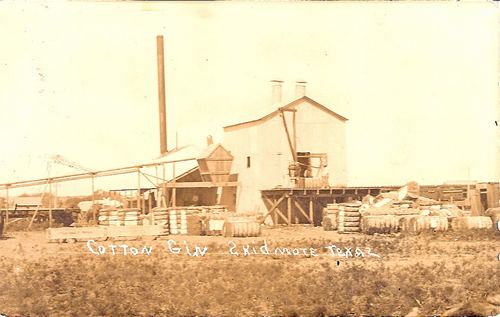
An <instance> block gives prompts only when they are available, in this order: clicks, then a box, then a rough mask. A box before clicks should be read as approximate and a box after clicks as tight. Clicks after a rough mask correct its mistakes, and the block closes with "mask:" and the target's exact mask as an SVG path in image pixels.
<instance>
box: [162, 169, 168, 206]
mask: <svg viewBox="0 0 500 317" xmlns="http://www.w3.org/2000/svg"><path fill="white" fill-rule="evenodd" d="M161 166H162V168H163V177H162V179H163V182H162V183H161V184H162V188H161V195H162V199H161V203H162V205H163V207H164V208H167V207H168V192H167V187H166V185H165V182H166V181H167V180H166V176H165V163H163V164H162V165H161Z"/></svg>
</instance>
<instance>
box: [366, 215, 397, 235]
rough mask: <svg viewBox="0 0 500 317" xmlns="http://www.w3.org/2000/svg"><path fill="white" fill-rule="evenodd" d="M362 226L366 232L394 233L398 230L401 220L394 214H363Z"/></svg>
mask: <svg viewBox="0 0 500 317" xmlns="http://www.w3.org/2000/svg"><path fill="white" fill-rule="evenodd" d="M360 228H361V232H363V233H366V234H374V233H393V232H396V231H398V229H399V222H398V218H397V217H396V216H394V215H381V216H363V217H361V224H360Z"/></svg>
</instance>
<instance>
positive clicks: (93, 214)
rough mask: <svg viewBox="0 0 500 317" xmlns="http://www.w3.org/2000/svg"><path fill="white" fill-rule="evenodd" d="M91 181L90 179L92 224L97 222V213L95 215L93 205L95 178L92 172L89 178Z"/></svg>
mask: <svg viewBox="0 0 500 317" xmlns="http://www.w3.org/2000/svg"><path fill="white" fill-rule="evenodd" d="M91 181H92V220H93V221H94V224H96V223H97V219H96V218H97V215H96V209H95V208H94V205H95V183H94V181H95V178H94V174H92V178H91Z"/></svg>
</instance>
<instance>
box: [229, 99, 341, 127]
mask: <svg viewBox="0 0 500 317" xmlns="http://www.w3.org/2000/svg"><path fill="white" fill-rule="evenodd" d="M303 101H307V102H309V103H310V104H312V105H313V106H315V107H317V108H318V109H320V110H322V111H324V112H326V113H327V114H330V115H332V116H333V117H335V118H337V119H340V120H342V121H347V120H349V119H347V118H346V117H344V116H341V115H340V114H338V113H336V112H334V111H332V110H330V109H329V108H327V107H325V106H324V105H322V104H320V103H319V102H317V101H315V100H313V99H311V98H309V97H307V96H303V97H300V98H298V99H295V100H293V101H291V102H288V103H284V104H281V105H279V107H278V108H277V109H276V110H274V111H273V112H271V113H268V114H266V115H264V116H262V117H260V118H258V119H254V120H249V121H244V122H240V123H236V124H232V125H228V126H225V127H224V130H226V129H230V128H235V127H238V126H242V125H246V124H252V123H261V122H264V121H266V120H269V119H271V118H272V117H274V116H276V115H278V113H279V112H280V110H286V109H290V108H293V107H296V106H298V105H300V104H301V103H302V102H303Z"/></svg>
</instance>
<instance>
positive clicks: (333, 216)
mask: <svg viewBox="0 0 500 317" xmlns="http://www.w3.org/2000/svg"><path fill="white" fill-rule="evenodd" d="M338 213H339V205H338V204H328V205H326V208H323V220H322V222H321V224H322V225H323V229H324V230H325V231H333V230H337V217H338Z"/></svg>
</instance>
